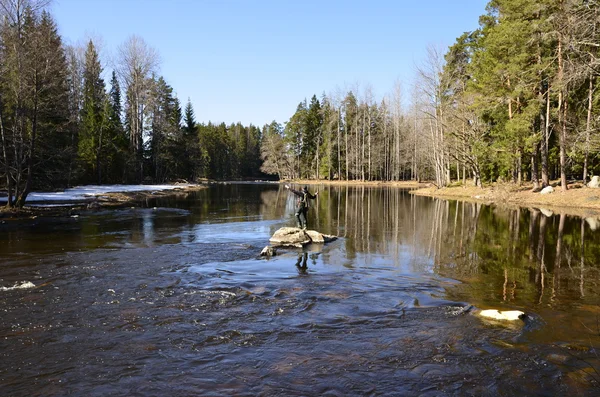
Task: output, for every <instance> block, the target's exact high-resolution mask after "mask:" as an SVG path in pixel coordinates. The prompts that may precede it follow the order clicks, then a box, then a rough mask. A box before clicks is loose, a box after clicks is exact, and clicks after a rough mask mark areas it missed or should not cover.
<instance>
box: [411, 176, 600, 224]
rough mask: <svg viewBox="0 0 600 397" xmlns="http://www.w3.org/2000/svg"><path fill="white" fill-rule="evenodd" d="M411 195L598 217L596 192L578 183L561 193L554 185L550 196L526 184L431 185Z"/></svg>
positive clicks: (599, 208) (598, 191)
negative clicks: (487, 185)
mask: <svg viewBox="0 0 600 397" xmlns="http://www.w3.org/2000/svg"><path fill="white" fill-rule="evenodd" d="M553 185H554V184H553ZM411 193H412V194H415V195H419V196H430V197H438V198H444V199H454V200H467V201H475V202H483V203H486V204H496V205H505V206H519V207H531V208H547V209H550V210H552V211H554V212H555V213H565V214H569V215H578V216H589V215H599V214H600V189H591V188H587V187H582V186H581V184H579V185H576V184H573V185H570V186H569V190H567V191H565V192H563V191H562V190H561V189H560V186H558V187H556V186H555V187H554V192H553V193H550V194H540V193H539V192H533V191H532V186H531V185H530V184H529V185H523V186H516V185H512V184H502V185H500V184H499V185H495V186H491V187H484V188H477V187H474V186H456V187H445V188H441V189H437V188H436V187H434V186H431V187H425V188H420V189H416V190H412V191H411Z"/></svg>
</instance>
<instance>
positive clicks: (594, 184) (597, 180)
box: [587, 175, 600, 189]
mask: <svg viewBox="0 0 600 397" xmlns="http://www.w3.org/2000/svg"><path fill="white" fill-rule="evenodd" d="M587 187H591V188H593V189H597V188H599V187H600V176H598V175H594V176H593V177H592V180H591V181H589V182H588V184H587Z"/></svg>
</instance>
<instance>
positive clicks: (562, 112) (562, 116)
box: [558, 38, 567, 191]
mask: <svg viewBox="0 0 600 397" xmlns="http://www.w3.org/2000/svg"><path fill="white" fill-rule="evenodd" d="M563 77H564V67H563V59H562V38H559V40H558V82H559V91H558V115H559V116H558V117H559V128H560V131H559V134H558V137H559V147H560V152H559V157H560V187H561V189H562V190H563V191H566V190H567V172H566V170H565V168H566V162H567V149H566V145H567V100H566V98H565V95H564V94H565V92H566V90H565V87H563V84H564V78H563Z"/></svg>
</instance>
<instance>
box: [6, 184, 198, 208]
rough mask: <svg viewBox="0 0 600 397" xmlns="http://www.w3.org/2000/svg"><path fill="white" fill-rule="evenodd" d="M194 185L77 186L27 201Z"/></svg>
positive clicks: (86, 197)
mask: <svg viewBox="0 0 600 397" xmlns="http://www.w3.org/2000/svg"><path fill="white" fill-rule="evenodd" d="M189 186H193V185H190V184H181V185H102V186H100V185H87V186H76V187H73V188H70V189H66V190H65V191H63V192H48V193H36V192H31V193H29V195H28V196H27V203H30V202H45V201H49V202H56V201H81V200H86V199H90V198H93V197H96V196H100V195H103V194H106V193H125V192H147V191H159V190H173V189H179V188H182V187H189ZM6 200H7V198H6V197H0V202H6Z"/></svg>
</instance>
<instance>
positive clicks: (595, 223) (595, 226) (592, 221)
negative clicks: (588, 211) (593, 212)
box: [585, 217, 600, 231]
mask: <svg viewBox="0 0 600 397" xmlns="http://www.w3.org/2000/svg"><path fill="white" fill-rule="evenodd" d="M585 221H586V222H587V224H588V225H589V226H590V229H592V230H593V231H596V230H598V227H599V226H600V223H598V218H592V217H588V218H585Z"/></svg>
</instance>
